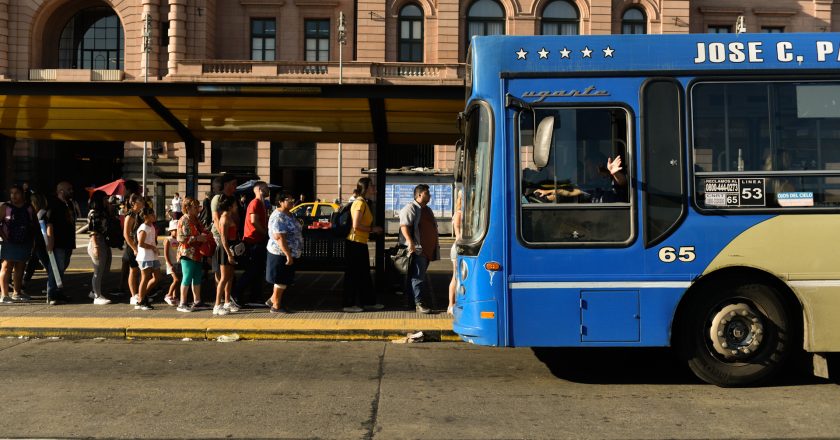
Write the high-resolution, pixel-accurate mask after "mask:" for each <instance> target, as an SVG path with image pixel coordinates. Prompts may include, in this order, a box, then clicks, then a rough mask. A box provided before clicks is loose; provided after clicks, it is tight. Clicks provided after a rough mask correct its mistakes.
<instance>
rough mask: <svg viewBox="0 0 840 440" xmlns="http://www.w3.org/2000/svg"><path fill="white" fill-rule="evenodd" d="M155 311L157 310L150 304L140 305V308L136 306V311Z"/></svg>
mask: <svg viewBox="0 0 840 440" xmlns="http://www.w3.org/2000/svg"><path fill="white" fill-rule="evenodd" d="M154 309H155V308H154V307H152V305H151V304H149V303H148V302H146V303H144V304H140V305H138V306H134V310H154Z"/></svg>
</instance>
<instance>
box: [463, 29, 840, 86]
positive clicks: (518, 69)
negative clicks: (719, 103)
mask: <svg viewBox="0 0 840 440" xmlns="http://www.w3.org/2000/svg"><path fill="white" fill-rule="evenodd" d="M471 50H472V52H471V54H472V55H471V56H472V58H471V59H470V60H469V61H470V64H471V65H472V67H473V69H474V71H473V72H472V73H473V75H474V76H475V79H479V78H480V77H482V76H484V75H493V76H495V77H496V81H498V77H499V75H510V76H518V74H524V75H526V76H527V75H536V76H549V75H553V74H554V75H563V76H565V75H568V74H570V73H582V74H588V75H591V74H592V73H597V72H604V73H608V74H610V75H614V74H617V73H627V74H630V75H633V74H639V73H643V72H662V73H667V74H670V73H688V72H694V73H700V72H709V73H711V72H716V71H720V72H724V71H726V72H732V71H746V72H758V71H762V70H777V69H789V70H824V69H837V68H838V67H840V34H837V33H819V34H816V33H813V34H807V33H788V34H784V33H782V34H778V33H777V34H770V33H762V34H746V33H744V34H681V35H581V36H483V37H474V38H473V40H472V49H471ZM487 79H490V78H487Z"/></svg>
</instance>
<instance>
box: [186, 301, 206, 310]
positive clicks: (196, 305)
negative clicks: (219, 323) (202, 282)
mask: <svg viewBox="0 0 840 440" xmlns="http://www.w3.org/2000/svg"><path fill="white" fill-rule="evenodd" d="M190 307H192V309H193V310H206V309H209V308H210V306H208V305H207V304H204V303H203V302H201V301H199V302H197V303H193V304H192V305H191V306H190Z"/></svg>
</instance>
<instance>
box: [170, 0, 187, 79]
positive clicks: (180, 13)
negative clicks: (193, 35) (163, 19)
mask: <svg viewBox="0 0 840 440" xmlns="http://www.w3.org/2000/svg"><path fill="white" fill-rule="evenodd" d="M186 53H187V0H169V63H168V65H167V66H168V67H169V75H172V74H174V73H178V62H179V61H181V60H183V59H184V55H185V54H186Z"/></svg>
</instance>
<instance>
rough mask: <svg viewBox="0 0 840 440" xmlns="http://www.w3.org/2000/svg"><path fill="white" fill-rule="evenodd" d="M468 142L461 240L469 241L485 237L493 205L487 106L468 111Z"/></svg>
mask: <svg viewBox="0 0 840 440" xmlns="http://www.w3.org/2000/svg"><path fill="white" fill-rule="evenodd" d="M466 118H467V124H466V139H465V142H464V153H465V154H464V201H463V203H464V221H463V225H462V228H463V229H462V234H461V239H462V240H463V241H464V242H465V243H470V242H475V241H478V240H480V239H481V238H482V236H483V235H484V233H485V231H486V229H487V217H488V210H489V208H490V201H489V198H490V171H491V170H490V167H491V164H490V155H491V148H490V145H491V144H490V142H491V129H492V118H491V116H490V111H489V109H488V108H487V107H486V106H485V105H477V106H474V107H473V108H472V110H471V111H469V112H467V116H466Z"/></svg>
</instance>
